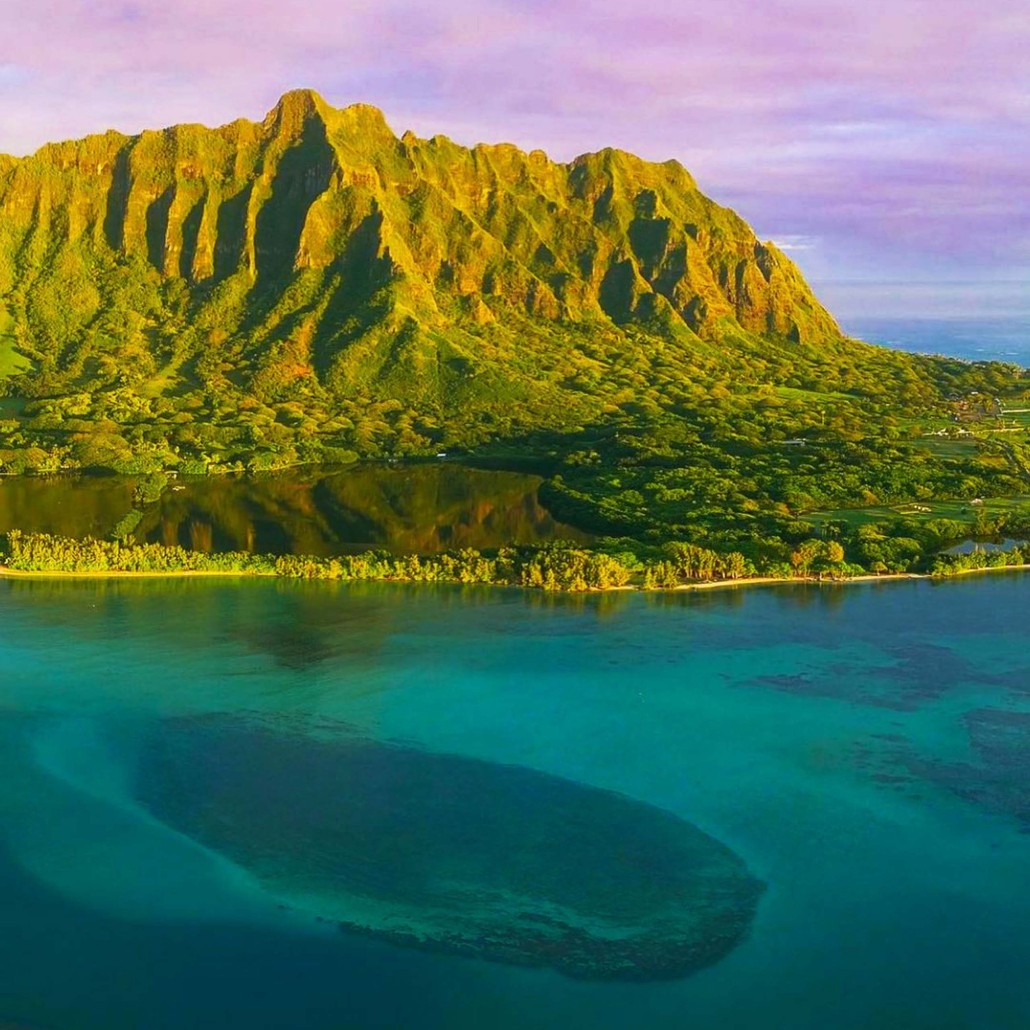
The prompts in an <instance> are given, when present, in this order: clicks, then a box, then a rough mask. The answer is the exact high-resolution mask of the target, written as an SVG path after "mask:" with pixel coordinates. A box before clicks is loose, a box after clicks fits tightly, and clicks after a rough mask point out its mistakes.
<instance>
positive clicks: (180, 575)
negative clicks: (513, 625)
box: [0, 563, 1030, 595]
mask: <svg viewBox="0 0 1030 1030" xmlns="http://www.w3.org/2000/svg"><path fill="white" fill-rule="evenodd" d="M1028 571H1030V563H1025V564H1023V565H995V566H990V567H987V568H983V569H961V570H959V571H958V572H954V573H952V574H951V575H949V576H934V575H932V574H931V573H929V572H887V573H884V574H883V575H875V574H873V573H867V574H865V575H861V576H850V577H847V578H845V579H827V578H820V577H817V576H797V577H795V576H791V577H782V576H753V577H750V578H747V579H722V580H712V581H709V582H700V583H680V584H677V585H676V586H674V587H647V588H645V587H643V586H640V585H637V584H632V583H630V584H625V585H623V586H616V587H590V588H588V589H586V590H543V589H541V588H540V587H531V586H521V585H520V584H517V583H471V584H462V583H457V582H454V583H451V582H446V581H436V582H426V581H419V580H407V579H351V580H345V579H332V578H330V577H318V576H313V577H305V576H287V575H279V574H277V573H275V572H245V571H240V570H234V569H224V570H223V569H195V570H194V569H185V570H177V571H169V572H128V571H125V570H121V569H98V570H91V571H81V572H69V571H64V570H38V571H37V570H33V569H12V568H10V567H9V566H7V565H0V579H283V580H290V581H294V582H296V581H299V580H310V581H311V582H323V583H339V584H342V585H345V586H346V585H351V584H354V583H387V584H388V583H393V584H403V585H408V586H476V587H488V588H490V589H496V588H498V587H502V588H507V589H515V590H535V591H538V592H539V593H551V594H580V595H582V594H611V593H639V594H672V593H683V592H689V591H695V590H726V589H742V588H747V587H769V586H791V585H793V586H799V585H804V586H820V587H824V586H832V587H840V586H851V585H853V584H856V583H897V582H901V581H904V580H930V581H931V582H935V583H946V582H948V581H949V580H955V579H960V578H962V577H964V576H974V575H981V574H983V573H989V572H1028Z"/></svg>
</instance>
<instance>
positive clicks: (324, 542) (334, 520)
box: [0, 462, 587, 556]
mask: <svg viewBox="0 0 1030 1030" xmlns="http://www.w3.org/2000/svg"><path fill="white" fill-rule="evenodd" d="M140 482H141V480H140V479H138V478H134V477H131V476H83V475H67V476H49V477H9V478H0V533H3V532H6V531H7V530H9V529H22V530H25V531H34V532H45V533H56V534H58V535H61V536H70V537H83V536H97V537H106V536H108V535H109V534H110V533H111V531H112V530H113V529H114V527H115V525H116V524H117V523H118V521H119V519H121V518H122V517H123V516H124V515H126V514H127V513H128V512H129V510H130V509H131V508H132V506H133V494H134V491H135V490H136V487H137V486H138V484H139V483H140ZM540 482H541V479H540V477H539V476H533V475H528V474H525V473H521V472H495V471H486V470H482V469H473V468H468V467H466V466H464V465H460V464H456V463H452V462H439V463H434V464H415V465H356V466H353V467H350V468H335V469H323V468H300V469H291V470H289V471H286V472H279V473H264V474H260V475H252V476H248V475H233V476H207V477H192V478H183V479H178V480H172V481H171V482H170V484H169V486H168V487H167V488H166V489H165V491H164V493H163V494H162V495H161V497H160V499H159V500H158V501H156V502H154V503H152V504H149V505H147V506H146V507H145V509H144V515H143V520H142V522H141V523H140V525H139V527H138V529H137V530H136V533H135V536H136V537H137V539H140V540H148V541H153V542H156V543H162V544H167V545H174V544H180V545H181V546H183V547H186V548H189V549H191V550H197V551H237V550H238V551H253V552H258V553H265V554H289V553H293V554H315V555H320V556H326V555H332V554H342V553H349V552H356V551H366V550H371V549H374V548H385V549H387V550H390V551H393V552H395V553H398V554H407V553H420V554H427V553H430V552H435V551H441V550H449V549H452V548H460V547H474V548H477V549H483V548H490V547H500V546H502V545H504V544H506V543H519V544H538V543H544V542H546V541H549V540H555V539H562V540H577V541H582V540H586V539H587V537H586V535H585V534H584V533H582V532H580V531H578V530H576V529H574V528H572V527H571V526H566V525H564V524H562V523H560V522H557V521H556V520H555V519H554V518H552V516H551V515H550V514H549V513H548V511H547V510H546V509H545V508H544V507H543V506H542V505H541V504H540V502H539V500H538V499H537V489H538V487H539V485H540Z"/></svg>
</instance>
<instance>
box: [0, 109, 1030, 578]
mask: <svg viewBox="0 0 1030 1030" xmlns="http://www.w3.org/2000/svg"><path fill="white" fill-rule="evenodd" d="M1027 385H1028V384H1027V381H1026V379H1025V377H1024V375H1023V373H1022V372H1021V371H1020V370H1018V369H1016V368H1015V367H1013V366H1006V365H998V364H986V363H979V364H966V363H963V362H959V361H949V360H944V359H931V358H924V357H916V356H913V355H908V354H902V353H898V352H894V351H890V350H886V349H883V348H876V347H870V346H868V345H866V344H863V343H860V342H858V341H854V340H848V339H846V338H844V337H843V336H842V334H841V332H840V330H839V328H838V327H837V325H836V324H835V322H834V321H833V319H832V317H831V316H830V315H829V314H828V313H827V312H826V311H825V309H824V308H823V307H822V306H821V305H820V304H819V302H818V301H817V300H816V299H815V297H814V296H813V295H812V293H811V291H810V290H809V288H808V287H807V286H806V284H805V283H804V281H803V279H802V278H801V276H800V274H799V273H798V271H797V269H796V268H795V267H794V265H793V264H792V263H791V262H790V261H789V260H788V259H787V258H786V257H785V256H784V255H782V254H781V253H780V252H779V251H778V250H777V249H776V248H775V247H774V246H773V245H772V244H768V243H762V242H760V241H759V240H758V239H757V238H756V236H755V234H754V233H753V232H752V230H751V229H750V228H749V227H748V226H747V224H746V223H745V222H743V221H742V220H741V219H740V218H739V217H738V216H737V215H735V214H734V213H733V212H732V211H729V210H727V209H726V208H723V207H720V206H719V205H717V204H715V203H714V202H712V201H711V200H709V199H708V198H707V197H705V196H703V195H702V194H701V193H700V192H699V191H698V189H697V186H696V184H695V183H694V180H693V179H692V178H691V177H690V175H689V174H688V173H687V172H686V171H685V170H684V169H683V167H682V166H681V165H679V164H678V163H677V162H675V161H669V162H665V163H664V164H651V163H648V162H645V161H641V160H640V159H638V158H635V157H633V156H632V155H630V154H626V153H622V152H620V151H616V150H605V151H601V152H599V153H596V154H588V155H585V156H583V157H580V158H578V159H576V160H575V161H573V162H571V163H569V164H558V163H555V162H553V161H551V160H549V159H548V158H547V156H546V155H545V154H543V153H540V152H538V151H534V152H532V153H528V154H527V153H523V152H522V151H520V150H518V149H517V148H515V147H513V146H510V145H499V146H483V145H481V146H477V147H474V148H472V149H468V148H465V147H461V146H458V145H457V144H455V143H453V142H451V141H450V140H447V139H445V138H443V137H434V138H433V139H430V140H422V139H418V138H416V137H415V136H413V135H411V134H405V135H404V136H402V137H399V138H398V137H397V136H395V135H394V134H393V132H392V131H391V130H390V129H389V127H388V126H387V125H386V122H385V121H384V119H383V117H382V115H381V114H380V112H378V111H377V110H375V109H374V108H371V107H367V106H362V105H357V106H354V107H348V108H346V109H343V110H336V109H333V108H331V107H329V106H328V105H327V104H326V103H325V102H324V101H322V100H321V99H320V98H319V97H318V96H316V95H315V94H314V93H311V92H307V91H299V92H294V93H289V94H287V95H286V96H285V97H283V99H282V100H281V101H280V102H279V103H278V104H277V105H276V107H275V108H274V110H272V111H271V112H270V113H269V115H268V116H267V117H266V118H265V119H264V121H263V122H261V123H260V124H254V123H250V122H246V121H237V122H234V123H232V124H231V125H227V126H223V127H222V128H219V129H206V128H203V127H200V126H193V125H188V126H177V127H174V128H170V129H166V130H163V131H159V132H144V133H142V134H140V135H138V136H134V137H126V136H122V135H119V134H117V133H113V132H111V133H107V134H105V135H103V136H93V137H89V138H87V139H84V140H80V141H77V142H70V143H61V144H53V145H50V146H46V147H44V148H43V149H42V150H40V151H39V152H38V153H37V154H35V155H33V156H31V157H27V158H24V159H14V158H0V390H2V391H3V394H2V395H0V472H19V471H26V470H28V471H52V470H56V469H63V468H92V469H113V470H115V471H121V472H145V473H154V474H155V475H156V476H157V479H155V482H158V481H164V480H163V477H162V476H161V475H160V472H159V470H163V469H169V470H170V469H175V470H177V471H178V472H180V473H191V472H192V473H201V472H207V471H217V470H224V469H226V468H248V469H252V470H259V469H267V468H275V467H282V466H285V465H290V464H294V463H297V462H343V461H353V460H354V459H355V458H357V457H376V456H416V455H427V454H435V453H436V452H437V451H439V450H446V451H465V452H472V453H474V454H475V455H476V457H477V459H478V460H484V459H485V458H486V457H487V456H489V457H491V458H492V459H493V460H494V461H498V462H500V463H502V464H504V463H511V462H513V461H515V460H516V459H517V458H526V457H529V458H531V459H532V460H534V461H535V462H536V463H537V464H538V465H539V467H540V469H541V471H544V472H545V473H546V474H548V475H549V476H550V478H549V480H548V482H547V483H546V484H545V485H544V487H543V488H542V491H541V497H542V499H543V500H544V501H545V503H546V504H547V505H548V506H549V508H550V510H551V511H552V512H553V513H554V514H555V515H557V516H558V517H559V518H561V519H563V520H564V521H566V522H570V523H573V524H575V525H577V526H581V527H583V528H586V529H589V530H591V531H593V532H596V533H602V534H609V535H613V536H623V537H631V538H633V539H635V540H637V541H640V542H644V543H645V545H646V546H650V545H651V544H660V543H661V542H662V541H669V540H673V541H680V542H684V541H689V542H690V546H701V545H703V546H704V547H707V548H712V549H714V550H715V551H719V552H720V553H724V554H725V553H736V552H737V551H739V552H741V553H743V554H744V555H745V557H746V558H747V560H751V561H754V562H755V563H756V564H755V566H754V567H756V568H757V567H762V568H769V567H777V563H779V564H783V563H785V562H787V561H788V559H790V560H793V556H794V555H795V554H801V552H800V551H796V547H797V546H798V545H799V544H800V543H803V542H804V541H805V540H806V539H807V538H808V537H809V536H810V535H811V534H812V533H813V531H814V530H813V525H814V523H812V522H808V521H804V520H803V519H801V518H799V516H804V515H805V514H806V513H808V512H810V511H812V510H813V509H816V508H821V509H823V510H824V511H826V510H830V511H832V510H835V509H842V508H847V507H849V506H855V505H867V506H873V505H883V504H894V503H896V502H900V501H906V502H920V503H922V502H925V501H937V500H941V499H945V498H951V499H956V500H959V499H965V500H969V499H971V498H975V497H978V496H985V497H1000V496H1009V497H1010V496H1014V495H1019V494H1025V493H1030V443H1028V440H1027V434H1026V430H1025V428H1023V429H1020V428H1018V427H1015V428H1013V427H1010V426H1001V425H1000V423H999V422H998V420H999V419H1000V417H1001V412H1002V410H1003V403H1002V402H999V400H998V399H997V398H998V397H999V396H1000V397H1002V398H1003V401H1004V403H1008V402H1009V401H1011V400H1012V399H1013V398H1016V397H1018V396H1019V395H1020V394H1023V393H1025V390H1026V387H1027ZM1020 403H1021V404H1022V403H1023V402H1022V401H1020ZM949 405H950V406H949ZM1008 406H1009V407H1013V405H1012V404H1009V405H1008ZM956 420H961V421H963V422H965V423H967V426H966V427H959V426H958V425H957V421H956ZM969 425H971V426H972V427H973V428H968V426H969ZM929 433H932V434H934V435H932V436H930V435H927V434H929ZM1003 434H1009V435H1003ZM948 435H951V436H952V437H953V439H950V440H949V439H946V437H947V436H948ZM942 436H943V437H945V438H942ZM923 510H924V511H931V513H932V510H931V509H929V508H926V507H925V505H923ZM128 518H129V520H130V521H131V522H132V525H133V526H136V525H138V524H139V523H140V520H141V519H142V518H143V513H142V511H141V510H134V512H132V513H130V515H129V517H128ZM816 521H817V522H818V523H819V525H820V526H821V527H822V528H821V530H820V532H821V533H822V534H823V536H824V537H825V536H826V534H827V533H830V532H834V531H836V532H837V533H839V534H844V535H843V536H842V539H845V542H846V543H847V548H848V550H847V556H848V558H849V559H850V558H855V557H856V556H857V559H856V560H859V561H861V562H862V563H864V565H869V566H872V565H875V564H876V563H880V564H882V565H884V567H887V568H902V567H910V566H912V565H913V563H916V562H919V561H924V558H925V554H926V553H930V552H932V551H933V549H934V548H937V547H938V545H939V544H941V543H942V542H944V541H945V540H950V539H953V538H955V537H956V535H961V533H962V532H964V528H963V524H961V523H955V524H954V525H950V526H944V525H940V526H934V527H931V528H932V532H931V531H930V530H927V531H926V532H923V530H922V529H921V528H920V527H919V526H914V527H913V526H911V525H908V524H907V523H906V524H900V523H899V524H898V525H897V526H885V528H884V531H883V534H881V535H884V538H885V539H886V538H889V539H890V540H896V541H900V543H891V544H890V545H889V546H888V545H882V544H881V543H879V542H878V539H873V538H874V537H876V534H877V533H878V532H879V530H873V529H870V528H869V527H866V526H863V527H860V528H859V529H857V530H855V531H854V533H852V536H853V537H854V539H853V540H852V539H851V536H848V533H851V530H847V532H845V529H846V528H847V527H846V526H845V529H841V528H840V527H841V525H844V523H841V521H840V520H839V519H834V518H828V517H827V518H822V519H821V521H820V520H819V519H816ZM123 523H124V524H125V525H128V522H125V520H123ZM123 523H120V524H119V525H122V524H123ZM833 526H836V527H837V529H836V530H833V529H832V527H833ZM828 527H830V528H828ZM920 534H922V536H921V535H920ZM924 537H925V539H923V538H924ZM860 538H861V539H860ZM920 540H922V542H921V543H920V542H919V541H920ZM870 541H871V542H870ZM824 542H825V541H824ZM813 546H815V545H813ZM820 546H822V545H821V544H820ZM885 548H886V549H885ZM810 549H811V548H810ZM906 549H907V550H906ZM685 553H686V552H685ZM689 553H691V554H693V553H694V552H689ZM805 553H806V554H807V552H805ZM813 553H816V552H815V551H813ZM834 553H836V551H834ZM877 555H879V557H877ZM802 557H804V556H803V555H802ZM691 560H693V559H691ZM800 560H801V559H799V561H800ZM733 563H734V564H733V567H734V568H737V567H738V566H739V555H738V557H737V558H734V559H733ZM831 564H832V563H831ZM803 565H804V562H802V563H801V565H798V567H799V568H800V567H802V566H803Z"/></svg>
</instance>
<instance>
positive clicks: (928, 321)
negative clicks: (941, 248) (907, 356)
mask: <svg viewBox="0 0 1030 1030" xmlns="http://www.w3.org/2000/svg"><path fill="white" fill-rule="evenodd" d="M815 288H816V293H817V294H818V296H819V298H820V299H821V300H822V301H823V303H824V304H826V305H827V307H828V308H829V309H830V311H832V312H833V314H834V315H835V316H836V318H837V320H838V322H839V323H840V325H841V327H842V328H843V329H844V331H845V332H846V333H848V334H849V335H850V336H854V337H857V338H858V339H860V340H866V341H867V342H869V343H879V344H883V345H884V346H887V347H897V348H899V349H900V350H906V351H912V352H914V353H918V354H946V355H949V356H951V357H956V358H965V359H967V360H969V361H1009V362H1014V363H1015V364H1019V365H1023V366H1027V367H1030V283H933V284H930V283H865V282H863V283H834V282H824V283H817V284H816V287H815Z"/></svg>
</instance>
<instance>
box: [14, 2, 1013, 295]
mask: <svg viewBox="0 0 1030 1030" xmlns="http://www.w3.org/2000/svg"><path fill="white" fill-rule="evenodd" d="M0 9H2V11H3V25H4V33H3V35H2V37H0V151H7V152H10V153H16V154H21V153H26V152H28V151H31V150H33V149H35V148H36V147H37V146H39V145H40V144H42V143H43V142H45V141H47V140H51V139H60V138H67V137H75V136H80V135H84V134H86V133H88V132H96V131H102V130H103V129H106V128H118V129H120V130H123V131H126V132H132V131H137V130H139V129H141V128H144V127H158V126H162V125H166V124H170V123H173V122H178V121H200V122H205V123H207V124H220V123H222V122H226V121H230V120H231V119H233V118H235V117H238V116H241V115H242V116H246V117H250V118H258V117H260V116H262V115H263V114H264V112H265V111H266V110H267V109H268V108H269V107H271V106H272V104H273V103H274V102H275V100H276V98H277V97H278V96H279V94H281V93H282V92H284V91H285V90H286V89H289V88H293V87H296V86H311V87H313V88H315V89H317V90H319V92H321V93H322V94H323V96H325V98H326V99H327V100H328V101H329V102H330V103H333V104H335V105H338V106H343V105H345V104H348V103H351V102H354V101H359V100H361V101H366V102H369V103H373V104H376V105H378V106H379V107H381V108H383V110H384V111H385V112H386V116H387V119H388V121H389V122H390V123H391V125H392V126H393V128H394V129H395V130H396V131H397V132H400V131H402V130H404V129H406V128H412V129H414V130H415V131H416V132H418V133H419V134H421V135H432V134H433V133H435V132H443V133H446V134H447V135H450V136H452V137H454V138H455V139H457V140H459V141H461V142H463V143H474V142H476V141H479V140H484V141H488V142H498V141H501V140H510V141H513V142H515V143H518V144H519V145H521V146H524V147H527V148H528V147H538V146H539V147H543V148H544V149H545V150H547V151H548V152H549V153H550V154H552V155H553V156H554V157H557V158H561V159H567V158H570V157H572V156H574V155H575V154H578V153H580V152H582V151H585V150H596V149H599V148H600V147H603V146H607V145H613V146H620V147H624V148H626V149H629V150H632V151H635V152H636V153H639V154H641V155H642V156H644V157H649V158H655V159H664V158H667V157H677V158H679V159H680V160H681V161H682V162H683V163H684V164H685V165H686V166H687V167H688V168H690V170H691V171H692V172H693V173H694V174H695V175H696V176H697V178H698V180H699V181H700V183H701V186H702V188H703V189H704V190H705V191H706V192H707V193H709V194H710V195H711V196H713V197H714V198H715V199H717V200H719V201H721V202H723V203H727V204H729V205H731V206H733V207H735V208H736V209H737V210H739V211H740V212H741V214H743V215H744V216H745V217H746V218H748V219H749V220H750V221H751V222H752V224H753V225H754V226H755V228H756V230H757V231H758V233H759V234H760V235H761V236H763V237H768V238H772V239H775V240H777V241H778V242H780V243H782V244H783V245H785V246H787V247H789V248H791V253H792V255H793V256H794V257H795V259H796V260H798V262H799V263H800V264H801V265H802V267H803V268H804V269H805V271H806V272H808V273H809V274H810V275H811V276H813V277H814V278H816V279H854V278H862V279H877V280H885V279H887V280H891V279H938V278H946V279H983V280H1009V281H1016V282H1019V281H1026V280H1027V278H1028V269H1030V3H1028V0H673V2H669V0H651V2H649V3H627V2H626V0H618V2H615V0H590V2H587V0H548V2H543V0H447V2H435V3H434V2H433V0H421V2H415V0H304V2H303V3H300V2H295V3H291V2H270V0H135V2H133V0H123V2H109V0H31V2H26V0H0Z"/></svg>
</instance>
